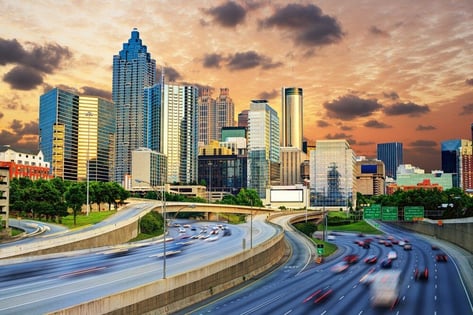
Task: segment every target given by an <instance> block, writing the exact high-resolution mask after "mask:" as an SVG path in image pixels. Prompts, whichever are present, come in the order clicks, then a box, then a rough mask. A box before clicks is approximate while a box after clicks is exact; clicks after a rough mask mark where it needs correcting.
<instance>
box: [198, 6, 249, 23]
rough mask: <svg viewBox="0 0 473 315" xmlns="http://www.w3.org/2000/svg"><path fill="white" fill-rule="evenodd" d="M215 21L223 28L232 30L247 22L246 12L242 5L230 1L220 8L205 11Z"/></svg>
mask: <svg viewBox="0 0 473 315" xmlns="http://www.w3.org/2000/svg"><path fill="white" fill-rule="evenodd" d="M204 12H206V13H207V14H208V15H210V16H211V17H213V21H215V22H216V23H217V24H219V25H220V26H223V27H227V28H232V27H235V26H237V25H238V24H241V23H243V22H244V21H245V17H246V10H245V8H244V7H242V6H241V5H240V4H238V3H235V2H233V1H228V2H226V3H224V4H222V5H220V6H217V7H213V8H210V9H207V10H204Z"/></svg>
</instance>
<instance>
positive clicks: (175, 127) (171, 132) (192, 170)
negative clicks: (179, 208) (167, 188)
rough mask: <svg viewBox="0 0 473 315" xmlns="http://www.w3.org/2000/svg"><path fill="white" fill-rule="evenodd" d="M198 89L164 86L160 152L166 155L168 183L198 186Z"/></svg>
mask: <svg viewBox="0 0 473 315" xmlns="http://www.w3.org/2000/svg"><path fill="white" fill-rule="evenodd" d="M198 97H199V91H198V88H197V87H195V86H192V85H168V84H165V85H164V95H163V107H162V120H161V121H162V122H163V126H162V130H163V138H162V153H163V154H165V155H166V156H167V160H168V170H167V180H168V183H170V184H173V183H180V184H191V183H197V160H198V153H199V152H198V123H197V116H198V115H197V108H198V106H197V102H198Z"/></svg>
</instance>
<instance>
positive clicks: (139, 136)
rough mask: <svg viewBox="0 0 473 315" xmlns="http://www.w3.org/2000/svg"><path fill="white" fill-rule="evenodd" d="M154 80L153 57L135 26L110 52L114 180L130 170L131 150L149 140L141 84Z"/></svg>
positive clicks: (125, 174) (122, 180) (121, 177)
mask: <svg viewBox="0 0 473 315" xmlns="http://www.w3.org/2000/svg"><path fill="white" fill-rule="evenodd" d="M155 83H156V61H155V60H154V59H152V58H151V54H150V53H149V52H148V50H147V47H146V46H145V45H143V43H142V40H141V38H140V35H139V32H138V30H137V29H136V28H135V29H133V31H132V32H131V38H130V39H129V40H128V42H126V43H123V48H122V50H120V52H119V53H118V55H115V56H113V81H112V97H113V102H114V104H115V112H116V140H115V146H116V153H115V174H114V180H115V181H116V182H118V183H121V184H122V185H123V184H124V183H125V178H126V177H127V176H130V174H131V160H132V151H133V150H135V149H137V148H141V147H146V145H147V144H148V139H147V136H148V130H147V124H148V121H147V119H148V115H147V111H146V110H147V108H146V105H145V103H144V100H143V97H144V88H145V87H150V86H153V85H154V84H155Z"/></svg>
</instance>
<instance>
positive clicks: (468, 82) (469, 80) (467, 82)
mask: <svg viewBox="0 0 473 315" xmlns="http://www.w3.org/2000/svg"><path fill="white" fill-rule="evenodd" d="M465 83H466V84H468V85H473V78H471V79H466V80H465Z"/></svg>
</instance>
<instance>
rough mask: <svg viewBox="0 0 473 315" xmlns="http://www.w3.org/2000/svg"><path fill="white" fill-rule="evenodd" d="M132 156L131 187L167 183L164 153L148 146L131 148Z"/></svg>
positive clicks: (146, 186)
mask: <svg viewBox="0 0 473 315" xmlns="http://www.w3.org/2000/svg"><path fill="white" fill-rule="evenodd" d="M132 158H133V161H132V167H131V168H132V174H133V179H134V181H133V183H132V186H133V188H135V189H136V188H138V187H141V188H148V189H149V188H152V187H156V186H163V187H164V185H165V184H166V183H167V178H166V176H167V173H166V170H167V158H166V156H165V155H164V154H162V153H159V152H156V151H153V150H151V149H148V148H138V149H136V150H133V152H132ZM150 185H151V187H150Z"/></svg>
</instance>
